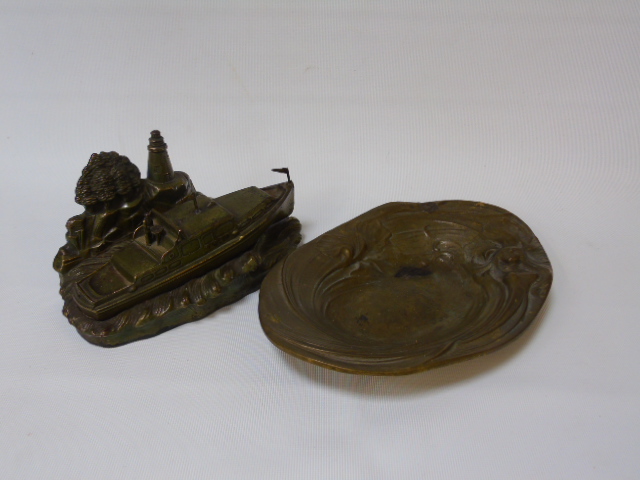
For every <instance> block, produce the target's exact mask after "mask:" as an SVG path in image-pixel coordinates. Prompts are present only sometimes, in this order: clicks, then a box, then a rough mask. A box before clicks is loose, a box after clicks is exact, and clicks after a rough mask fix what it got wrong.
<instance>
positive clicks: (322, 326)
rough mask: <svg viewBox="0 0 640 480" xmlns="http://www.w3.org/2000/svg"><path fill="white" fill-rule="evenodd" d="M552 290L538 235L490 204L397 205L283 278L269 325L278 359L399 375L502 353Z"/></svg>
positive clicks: (333, 234)
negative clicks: (286, 356) (285, 356)
mask: <svg viewBox="0 0 640 480" xmlns="http://www.w3.org/2000/svg"><path fill="white" fill-rule="evenodd" d="M551 281H552V269H551V264H550V262H549V259H548V258H547V255H546V254H545V252H544V250H543V248H542V246H541V245H540V242H539V241H538V239H537V238H536V236H535V235H534V234H533V232H532V231H531V229H530V228H529V227H528V226H527V225H526V224H525V223H524V222H523V221H522V220H520V219H519V218H518V217H516V216H515V215H513V214H512V213H509V212H508V211H506V210H504V209H502V208H499V207H496V206H492V205H487V204H484V203H477V202H468V201H441V202H430V203H389V204H386V205H382V206H380V207H377V208H374V209H373V210H371V211H369V212H367V213H364V214H363V215H360V216H359V217H357V218H354V219H353V220H351V221H349V222H347V223H345V224H343V225H340V226H339V227H337V228H335V229H333V230H331V231H329V232H327V233H325V234H323V235H321V236H320V237H318V238H316V239H315V240H313V241H311V242H310V243H308V244H306V245H304V246H303V247H301V248H299V249H298V250H296V251H294V252H293V253H292V254H291V255H289V256H288V257H287V258H286V259H285V260H284V261H283V262H281V263H280V264H279V265H277V266H276V267H274V269H273V270H272V271H271V272H270V273H269V274H268V276H267V278H266V279H265V281H264V282H263V285H262V289H261V292H260V320H261V323H262V328H263V329H264V332H265V333H266V335H267V337H268V338H269V339H270V340H271V341H272V342H273V343H274V344H275V345H276V346H278V347H279V348H281V349H282V350H284V351H285V352H288V353H290V354H292V355H295V356H297V357H299V358H302V359H304V360H307V361H310V362H312V363H315V364H318V365H321V366H323V367H327V368H331V369H334V370H339V371H345V372H351V373H361V374H371V375H401V374H407V373H413V372H417V371H420V370H426V369H430V368H434V367H438V366H442V365H445V364H448V363H452V362H456V361H461V360H465V359H469V358H471V357H474V356H477V355H481V354H484V353H488V352H490V351H492V350H495V349H497V348H499V347H500V346H503V345H504V344H506V343H508V342H510V341H511V340H513V339H514V338H516V337H517V336H518V335H519V334H520V333H522V332H523V331H524V330H525V329H526V328H527V327H528V326H529V325H530V324H531V322H532V321H533V319H534V318H535V316H536V315H537V313H538V312H539V311H540V308H541V307H542V305H543V303H544V301H545V299H546V297H547V294H548V292H549V289H550V286H551Z"/></svg>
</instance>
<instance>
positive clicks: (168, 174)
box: [147, 130, 173, 183]
mask: <svg viewBox="0 0 640 480" xmlns="http://www.w3.org/2000/svg"><path fill="white" fill-rule="evenodd" d="M147 149H148V150H149V161H148V169H147V178H148V179H149V180H151V181H153V182H157V183H165V182H169V181H171V180H173V167H172V166H171V160H169V154H168V153H167V144H166V143H164V138H162V135H160V132H159V131H158V130H154V131H153V132H151V138H149V146H148V147H147Z"/></svg>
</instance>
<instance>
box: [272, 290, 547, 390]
mask: <svg viewBox="0 0 640 480" xmlns="http://www.w3.org/2000/svg"><path fill="white" fill-rule="evenodd" d="M552 303H553V294H552V292H549V295H548V297H547V299H546V301H545V303H544V305H543V306H542V308H541V309H540V312H539V313H538V315H537V316H536V318H535V320H534V321H533V323H532V324H531V325H530V326H529V328H527V329H526V330H525V331H524V332H523V333H522V334H521V335H520V336H519V337H518V338H516V339H515V340H513V341H512V342H511V343H508V344H507V345H505V346H504V347H502V348H500V349H499V350H496V351H495V352H491V353H488V354H486V355H483V356H480V357H476V358H473V359H471V360H465V361H461V362H459V363H454V364H451V365H446V366H443V367H439V368H435V369H432V370H427V371H424V372H418V373H412V374H409V375H400V376H376V375H358V374H353V373H343V372H336V371H334V370H330V369H328V368H324V367H320V366H318V365H314V364H312V363H308V362H305V361H303V360H300V359H298V358H296V357H294V356H293V355H289V354H288V353H285V352H283V351H282V350H280V349H277V350H278V354H279V355H280V356H281V357H282V359H283V361H284V363H286V364H287V365H288V366H289V368H291V369H292V370H293V371H294V372H295V373H296V374H297V375H298V376H300V377H302V378H304V379H305V380H306V381H308V382H312V383H316V384H320V385H322V386H323V387H326V388H330V389H333V390H339V391H342V392H346V393H349V394H353V395H359V396H369V397H370V396H377V397H387V398H393V397H408V396H414V395H420V394H424V393H425V392H429V391H433V390H438V389H440V388H444V387H447V386H449V385H453V384H462V383H464V382H468V381H471V380H472V379H475V378H478V377H481V376H482V375H485V374H487V373H488V372H490V371H492V370H495V369H496V368H499V367H500V366H501V365H503V364H504V363H506V362H508V361H509V360H510V359H511V358H512V357H514V356H515V355H517V354H518V353H519V352H520V351H522V350H523V349H524V348H525V347H526V346H527V345H528V344H529V343H530V342H531V341H532V339H533V338H534V337H535V335H536V334H537V332H538V330H539V328H540V325H541V324H542V322H543V321H544V318H545V317H546V315H547V312H548V311H549V309H550V305H551V304H552Z"/></svg>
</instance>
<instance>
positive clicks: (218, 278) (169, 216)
mask: <svg viewBox="0 0 640 480" xmlns="http://www.w3.org/2000/svg"><path fill="white" fill-rule="evenodd" d="M148 150H149V160H148V176H147V178H146V179H141V178H140V172H139V171H138V169H137V168H136V167H135V165H133V164H132V163H131V162H130V161H129V160H128V159H127V158H126V157H123V156H120V155H118V154H117V153H116V152H110V153H105V152H101V153H100V154H93V155H92V156H91V158H90V160H89V164H88V165H87V166H86V167H85V169H84V170H83V172H82V176H81V177H80V180H79V181H78V186H77V188H76V201H77V202H78V203H80V204H81V205H84V206H85V212H84V213H83V214H82V215H78V216H76V217H73V218H71V219H70V220H69V221H68V222H67V244H66V245H64V246H63V247H62V248H61V249H60V250H59V252H58V254H57V255H56V258H55V260H54V268H55V269H56V270H57V271H58V272H59V273H60V283H61V290H60V291H61V294H62V297H63V299H64V301H65V307H64V310H63V312H64V314H65V315H66V316H67V317H68V318H69V321H70V322H71V323H72V324H73V325H74V326H76V328H77V329H78V331H79V332H80V334H81V335H82V336H83V337H84V338H85V339H87V340H88V341H90V342H92V343H95V344H98V345H103V346H115V345H121V344H123V343H127V342H130V341H133V340H137V339H139V338H143V337H149V336H152V335H156V334H158V333H160V332H162V331H164V330H167V329H169V328H173V327H175V326H177V325H180V324H182V323H186V322H189V321H193V320H196V319H198V318H202V317H204V316H206V315H208V314H209V313H211V312H212V311H214V310H216V309H218V308H220V307H221V306H224V305H227V304H229V303H231V302H234V301H236V300H238V299H239V298H241V297H243V296H245V295H247V294H248V293H251V292H252V291H255V290H256V289H257V288H259V286H260V282H261V280H262V278H263V277H264V276H265V275H266V273H267V271H268V270H269V268H271V266H273V265H274V264H275V263H276V262H277V261H278V260H280V259H281V258H282V257H283V256H284V255H286V254H287V253H288V252H289V251H290V250H291V249H293V248H295V247H296V245H297V244H298V243H299V241H300V224H299V222H298V221H297V220H295V219H292V218H287V217H289V215H290V214H291V212H292V211H293V189H294V188H293V183H292V182H291V180H290V179H289V178H287V182H284V183H280V184H277V185H272V186H270V187H265V188H257V187H248V188H245V189H243V190H239V191H237V192H233V193H229V194H227V195H223V196H221V197H218V198H210V197H207V196H205V195H202V194H201V193H198V192H197V191H196V190H195V188H194V187H193V183H192V182H191V180H190V179H189V176H188V175H187V174H186V173H183V172H175V171H174V170H173V167H172V165H171V161H170V160H169V156H168V154H167V146H166V144H165V143H164V139H163V138H162V136H161V135H160V132H158V131H157V130H154V131H153V132H151V138H150V141H149V147H148ZM279 171H281V172H282V173H286V174H287V177H288V175H289V173H288V170H287V169H279Z"/></svg>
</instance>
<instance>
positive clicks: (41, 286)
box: [0, 0, 640, 479]
mask: <svg viewBox="0 0 640 480" xmlns="http://www.w3.org/2000/svg"><path fill="white" fill-rule="evenodd" d="M638 32H640V8H639V4H638V3H637V2H635V1H577V0H576V1H546V2H533V1H530V2H529V1H519V2H506V1H496V2H476V1H460V2H443V1H435V2H426V1H413V2H411V1H402V2H401V1H395V2H392V1H387V2H384V1H374V2H355V1H330V2H310V1H301V2H294V1H290V2H287V1H282V2H258V1H254V2H249V1H246V2H222V1H220V2H217V1H211V2H206V1H202V2H195V1H194V2H170V1H156V2H143V1H130V2H123V1H117V2H116V1H113V2H97V1H89V2H79V1H71V0H69V1H52V2H42V1H22V2H16V1H3V2H0V45H1V46H0V72H2V73H1V74H0V99H1V100H2V109H1V110H0V158H1V159H2V162H3V163H2V165H3V167H4V171H5V176H4V182H3V186H2V188H1V189H0V225H2V235H1V236H0V242H1V244H0V265H2V275H1V276H0V288H1V290H0V291H1V292H2V296H1V297H0V302H1V303H0V306H1V308H2V313H3V314H2V323H1V324H2V335H1V336H0V477H2V478H7V479H35V478H37V479H40V478H42V479H86V478H92V479H112V478H131V479H147V478H149V479H151V478H153V479H161V478H167V479H173V478H194V479H200V478H220V479H256V478H260V479H270V478H273V479H276V478H277V479H284V478H286V479H307V478H309V479H391V478H394V479H395V478H398V479H414V478H415V479H425V478H434V479H436V478H441V479H451V478H462V479H466V478H480V479H482V478H486V479H513V478H518V479H521V478H522V479H523V478H531V479H540V478H551V479H555V478H582V479H587V478H602V479H609V478H616V479H634V478H638V476H640V460H638V458H640V457H639V454H640V452H639V451H638V450H639V447H638V446H639V445H640V408H639V406H638V405H640V373H638V362H639V361H640V349H638V340H639V334H640V322H639V321H638V319H639V314H638V312H639V311H640V300H639V298H640V297H639V295H638V291H639V290H640V288H639V287H640V281H639V280H638V275H637V272H638V269H639V268H640V254H639V253H638V252H639V249H638V248H637V239H638V237H639V234H640V227H639V223H638V209H639V207H640V194H639V193H638V192H639V191H640V190H639V187H640V136H639V135H638V132H639V131H640V114H639V112H640V88H639V87H638V85H640V61H639V58H640V56H639V52H640V33H638ZM153 129H159V130H161V131H162V133H163V135H164V137H165V140H166V142H167V144H168V145H169V153H170V155H171V158H172V161H173V165H174V168H175V169H177V170H183V171H186V172H188V173H189V175H190V176H191V178H192V179H193V181H194V183H195V186H196V188H197V189H198V190H200V191H202V192H203V193H205V194H208V195H211V196H218V195H221V194H224V193H227V192H231V191H234V190H237V189H240V188H243V187H246V186H249V185H258V186H262V185H269V184H272V183H275V182H276V181H280V176H279V175H278V174H274V173H272V172H271V171H270V169H271V168H274V167H283V166H288V167H289V168H290V170H291V174H292V178H293V180H294V181H295V184H296V209H295V212H294V215H295V216H296V217H297V218H299V219H300V221H301V222H302V225H303V241H309V240H311V239H313V238H315V237H316V236H318V235H320V234H321V233H323V232H325V231H327V230H329V229H331V228H333V227H334V226H337V225H338V224H340V223H342V222H344V221H346V220H348V219H350V218H353V217H354V216H356V215H358V214H360V213H363V212H364V211H366V210H369V209H370V208H373V207H374V206H377V205H380V204H382V203H385V202H388V201H399V200H402V201H432V200H444V199H466V200H477V201H483V202H486V203H492V204H495V205H499V206H501V207H503V208H506V209H507V210H509V211H511V212H513V213H514V214H516V215H517V216H519V217H520V218H522V219H523V220H524V221H525V222H526V223H527V224H528V225H529V226H530V227H531V228H532V229H533V231H534V232H535V233H536V234H537V235H538V237H539V239H540V241H541V242H542V245H543V246H544V248H545V250H546V251H547V254H548V256H549V258H550V260H551V263H552V265H553V268H554V284H553V286H552V289H551V294H550V297H549V299H548V300H547V303H546V305H545V307H544V308H543V311H542V312H541V314H540V315H539V317H538V319H537V320H536V321H535V323H534V324H533V326H532V327H531V328H530V329H529V330H528V331H527V332H526V333H525V334H524V335H523V336H522V337H521V338H519V339H518V340H517V341H515V342H514V343H513V344H511V345H509V346H508V347H505V348H504V349H502V350H501V351H499V352H496V353H493V354H491V355H488V356H485V357H481V358H478V359H475V360H472V361H469V362H464V363H461V364H457V365H453V366H449V367H445V368H442V369H438V370H433V371H428V372H424V373H419V374H415V375H410V376H406V377H395V378H383V377H365V376H355V375H349V374H342V373H336V372H332V371H329V370H325V369H322V368H319V367H316V366H313V365H310V364H307V363H305V362H302V361H300V360H297V359H294V358H292V357H290V356H288V355H286V354H284V353H283V352H281V351H279V350H278V349H276V348H275V347H274V346H273V345H271V344H270V343H269V341H268V340H267V338H266V337H265V336H264V334H263V333H262V330H261V328H260V324H259V320H258V315H257V308H258V295H257V294H252V295H250V296H248V297H246V298H244V299H243V300H241V301H239V302H238V303H236V304H234V305H232V306H229V307H227V308H225V309H223V310H220V311H218V312H216V313H214V314H213V315H210V316H209V317H207V318H205V319H203V320H200V321H197V322H194V323H191V324H188V325H185V326H182V327H179V328H177V329H174V330H172V331H169V332H167V333H164V334H162V335H160V336H158V337H155V338H152V339H148V340H144V341H141V342H136V343H132V344H130V345H126V346H123V347H119V348H115V349H102V348H99V347H95V346H92V345H89V344H88V343H86V342H85V341H84V340H82V339H81V337H80V336H79V335H78V334H77V333H76V332H75V330H74V328H73V327H71V326H70V325H69V324H68V323H67V320H66V318H65V317H64V316H63V315H62V313H61V308H62V300H61V298H60V297H59V295H58V291H57V290H58V279H57V274H56V273H55V272H54V271H53V269H52V267H51V262H52V261H53V257H54V255H55V253H56V251H57V249H58V247H60V246H61V245H62V244H63V243H64V224H65V222H66V220H67V218H69V217H71V216H72V215H75V214H78V213H80V212H81V207H80V206H78V205H76V204H75V203H74V202H73V197H74V188H75V182H76V181H77V179H78V177H79V175H80V172H81V170H82V168H83V167H84V165H85V164H86V162H87V161H88V159H89V156H90V154H91V153H93V152H97V151H101V150H106V151H109V150H115V151H117V152H119V153H120V154H123V155H126V156H128V157H129V158H130V159H131V160H132V161H133V162H134V163H136V164H137V165H138V167H140V169H141V170H142V171H143V173H144V171H145V161H146V145H147V139H148V137H149V132H150V131H151V130H153Z"/></svg>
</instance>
